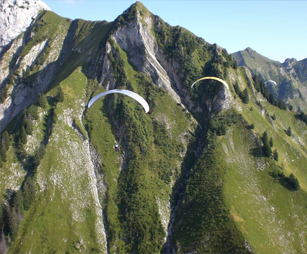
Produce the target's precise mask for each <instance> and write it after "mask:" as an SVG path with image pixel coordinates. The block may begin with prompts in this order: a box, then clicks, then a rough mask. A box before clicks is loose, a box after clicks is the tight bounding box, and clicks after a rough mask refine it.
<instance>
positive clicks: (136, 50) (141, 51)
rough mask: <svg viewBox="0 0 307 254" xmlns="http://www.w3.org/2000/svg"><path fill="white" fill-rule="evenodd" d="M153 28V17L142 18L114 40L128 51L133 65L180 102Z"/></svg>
mask: <svg viewBox="0 0 307 254" xmlns="http://www.w3.org/2000/svg"><path fill="white" fill-rule="evenodd" d="M151 27H152V17H151V16H150V15H148V16H146V17H143V18H142V17H140V14H139V13H138V14H137V19H136V20H135V21H134V22H131V23H129V25H128V26H127V27H121V28H119V29H118V30H117V31H116V32H115V33H114V34H113V39H114V40H115V41H116V43H118V45H120V47H121V48H122V49H124V50H125V51H128V52H129V54H130V58H131V61H132V63H133V64H134V65H135V66H136V67H137V68H138V69H139V70H140V71H142V72H145V73H147V74H149V75H151V76H152V77H153V78H154V80H155V83H156V84H157V85H158V86H161V87H163V88H164V89H166V90H167V91H168V92H169V94H170V95H171V96H172V97H173V99H174V100H175V101H176V102H180V101H181V100H180V97H179V96H178V94H177V93H176V92H175V91H174V90H173V88H172V86H171V81H170V78H169V76H168V73H167V71H166V70H165V69H164V67H163V66H162V65H161V63H160V62H159V60H158V59H157V57H158V46H157V44H156V42H155V39H154V37H153V35H152V33H151V32H150V28H151Z"/></svg>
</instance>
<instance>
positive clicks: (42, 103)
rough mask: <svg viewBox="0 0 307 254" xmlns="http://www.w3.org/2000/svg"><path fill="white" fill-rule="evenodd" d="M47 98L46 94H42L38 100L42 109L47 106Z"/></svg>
mask: <svg viewBox="0 0 307 254" xmlns="http://www.w3.org/2000/svg"><path fill="white" fill-rule="evenodd" d="M47 103H48V102H47V98H46V95H45V94H40V95H39V97H38V100H37V105H38V106H39V107H41V108H42V109H45V108H46V107H47Z"/></svg>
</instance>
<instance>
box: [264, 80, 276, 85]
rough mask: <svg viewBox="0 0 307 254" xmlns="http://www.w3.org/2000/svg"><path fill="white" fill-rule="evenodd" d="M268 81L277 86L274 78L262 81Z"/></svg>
mask: <svg viewBox="0 0 307 254" xmlns="http://www.w3.org/2000/svg"><path fill="white" fill-rule="evenodd" d="M268 82H270V83H272V84H274V85H275V86H277V84H276V82H275V81H274V80H267V81H265V82H264V83H265V84H266V83H268Z"/></svg>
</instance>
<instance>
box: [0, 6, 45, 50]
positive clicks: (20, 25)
mask: <svg viewBox="0 0 307 254" xmlns="http://www.w3.org/2000/svg"><path fill="white" fill-rule="evenodd" d="M41 10H49V11H50V8H49V7H48V6H47V5H46V4H45V3H44V2H43V1H41V0H33V1H27V0H1V2H0V52H1V51H2V50H3V47H5V46H6V45H8V44H9V43H10V42H11V41H12V40H13V39H15V38H16V37H17V36H18V35H20V34H21V33H23V32H24V31H25V30H26V29H27V28H28V27H29V26H30V25H31V24H32V22H33V21H34V20H35V18H36V17H37V15H38V13H39V12H40V11H41ZM0 54H1V53H0Z"/></svg>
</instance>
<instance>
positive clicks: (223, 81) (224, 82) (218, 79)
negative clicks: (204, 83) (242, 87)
mask: <svg viewBox="0 0 307 254" xmlns="http://www.w3.org/2000/svg"><path fill="white" fill-rule="evenodd" d="M205 79H214V80H217V81H220V82H221V83H223V84H224V86H226V88H227V89H228V90H229V86H228V84H227V83H226V81H225V80H222V79H220V78H216V77H203V78H200V79H198V80H196V81H195V82H194V83H193V84H192V85H191V88H193V86H194V85H195V84H196V83H197V82H199V81H201V80H205Z"/></svg>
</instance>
